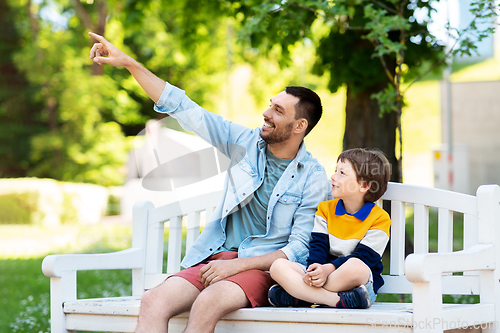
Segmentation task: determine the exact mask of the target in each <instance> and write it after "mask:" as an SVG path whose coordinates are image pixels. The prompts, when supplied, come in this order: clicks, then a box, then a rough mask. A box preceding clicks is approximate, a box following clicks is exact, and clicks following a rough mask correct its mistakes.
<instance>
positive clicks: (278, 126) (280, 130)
mask: <svg viewBox="0 0 500 333" xmlns="http://www.w3.org/2000/svg"><path fill="white" fill-rule="evenodd" d="M298 102H299V99H298V98H297V97H295V96H293V95H290V94H287V93H286V92H284V91H283V92H280V93H279V94H278V95H276V96H275V97H273V98H271V105H270V106H269V109H267V110H266V111H265V112H264V113H263V116H264V125H262V131H261V132H260V136H261V137H262V139H264V141H266V143H267V144H275V143H281V142H284V141H286V140H288V139H289V138H290V136H291V135H292V129H293V126H294V124H295V121H296V120H295V104H297V103H298Z"/></svg>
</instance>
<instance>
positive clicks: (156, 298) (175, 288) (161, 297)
mask: <svg viewBox="0 0 500 333" xmlns="http://www.w3.org/2000/svg"><path fill="white" fill-rule="evenodd" d="M199 294H200V291H199V290H198V288H196V287H195V286H194V285H192V284H191V283H190V282H188V281H187V280H185V279H183V278H181V277H175V276H173V277H171V278H169V279H167V280H166V281H165V282H163V283H162V284H160V285H159V286H157V287H156V288H153V289H151V290H148V291H147V292H146V293H144V295H143V296H142V299H141V309H140V312H139V321H138V324H137V328H136V331H135V332H136V333H166V332H167V331H168V321H169V320H170V318H172V317H173V316H176V315H178V314H181V313H183V312H186V311H189V309H190V308H191V305H192V304H193V302H194V301H195V299H196V297H197V296H198V295H199Z"/></svg>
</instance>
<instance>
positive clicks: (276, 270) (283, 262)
mask: <svg viewBox="0 0 500 333" xmlns="http://www.w3.org/2000/svg"><path fill="white" fill-rule="evenodd" d="M288 263H289V261H288V260H287V259H284V258H278V259H276V260H275V261H274V262H273V263H272V265H271V268H269V273H271V277H272V278H273V279H275V277H276V276H277V275H279V274H280V272H282V271H283V269H284V268H285V267H286V266H287V264H288Z"/></svg>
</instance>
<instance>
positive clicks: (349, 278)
mask: <svg viewBox="0 0 500 333" xmlns="http://www.w3.org/2000/svg"><path fill="white" fill-rule="evenodd" d="M389 176H390V165H389V162H388V161H387V159H386V157H385V156H384V155H383V154H382V153H381V152H380V151H376V150H373V151H368V150H365V149H361V148H356V149H351V150H346V151H344V152H343V153H342V154H340V156H339V157H338V159H337V168H336V170H335V173H334V174H333V175H332V177H331V179H332V196H333V198H334V199H333V200H329V201H323V202H321V203H320V204H319V206H318V210H317V212H316V216H315V220H314V228H313V231H312V234H311V236H312V238H311V242H310V249H309V258H308V260H307V265H308V267H307V269H305V267H304V266H301V265H300V264H297V263H294V262H291V261H288V260H286V259H278V260H276V261H275V262H274V263H273V264H272V266H271V269H270V272H271V277H272V278H273V279H274V280H275V281H276V282H278V283H279V285H277V284H276V285H274V286H272V287H271V288H270V289H269V294H268V297H269V302H270V303H271V305H273V306H306V307H307V306H313V305H314V304H318V305H319V306H328V307H337V308H369V307H370V306H371V304H372V303H373V302H374V301H375V298H376V293H377V291H378V289H379V288H380V287H381V286H382V285H383V283H384V281H383V279H382V276H381V273H382V269H383V266H382V254H383V252H384V249H385V247H386V245H387V242H388V241H389V228H390V224H391V220H390V218H389V215H388V214H387V213H386V212H385V211H384V210H383V209H382V208H380V207H378V206H377V205H375V204H374V202H375V201H377V200H378V199H379V198H380V197H381V196H382V195H383V194H384V193H385V191H386V190H387V183H388V181H389Z"/></svg>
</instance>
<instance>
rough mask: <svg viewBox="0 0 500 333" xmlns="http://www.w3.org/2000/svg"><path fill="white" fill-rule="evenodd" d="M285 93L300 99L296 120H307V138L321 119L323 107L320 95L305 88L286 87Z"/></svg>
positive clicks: (296, 109)
mask: <svg viewBox="0 0 500 333" xmlns="http://www.w3.org/2000/svg"><path fill="white" fill-rule="evenodd" d="M285 92H286V93H287V94H290V95H293V96H295V97H297V98H298V99H299V101H298V102H297V104H295V119H299V118H305V119H306V120H307V129H306V132H305V135H304V136H306V135H307V134H309V132H311V130H312V129H313V128H314V126H316V124H317V123H318V121H319V120H320V119H321V114H322V113H323V107H322V106H321V99H320V98H319V96H318V94H316V93H315V92H314V91H312V90H311V89H309V88H305V87H286V89H285Z"/></svg>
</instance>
